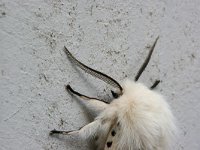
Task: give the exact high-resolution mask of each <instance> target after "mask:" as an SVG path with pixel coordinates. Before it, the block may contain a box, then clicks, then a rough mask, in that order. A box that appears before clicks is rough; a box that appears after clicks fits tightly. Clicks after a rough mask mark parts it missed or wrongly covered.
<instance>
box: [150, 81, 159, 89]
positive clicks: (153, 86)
mask: <svg viewBox="0 0 200 150" xmlns="http://www.w3.org/2000/svg"><path fill="white" fill-rule="evenodd" d="M159 83H160V80H156V81H155V82H154V84H153V85H152V86H151V89H154V88H156V87H157V85H158V84H159Z"/></svg>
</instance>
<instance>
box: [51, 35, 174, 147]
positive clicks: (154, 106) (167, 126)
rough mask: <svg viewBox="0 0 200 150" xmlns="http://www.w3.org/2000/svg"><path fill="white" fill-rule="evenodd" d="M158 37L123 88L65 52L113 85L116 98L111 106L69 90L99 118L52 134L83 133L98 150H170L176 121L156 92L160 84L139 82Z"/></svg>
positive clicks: (83, 68) (86, 68)
mask: <svg viewBox="0 0 200 150" xmlns="http://www.w3.org/2000/svg"><path fill="white" fill-rule="evenodd" d="M157 40H158V38H157V39H156V40H155V42H154V44H153V46H152V47H151V49H150V51H149V54H148V56H147V58H146V60H145V61H144V63H143V65H142V66H141V68H140V70H139V71H138V73H137V75H136V77H135V81H131V80H125V81H124V82H123V83H122V84H121V85H120V84H119V83H118V82H117V81H116V80H114V79H113V78H111V77H110V76H108V75H106V74H104V73H102V72H99V71H97V70H94V69H92V68H90V67H88V66H86V65H84V64H83V63H81V62H80V61H78V60H77V59H76V58H75V57H74V56H73V55H72V54H71V53H70V52H69V51H68V49H67V48H66V47H64V49H65V53H66V54H67V56H68V57H69V59H70V60H71V61H72V63H74V64H76V65H77V66H78V67H79V68H81V69H82V70H84V71H85V72H86V73H88V74H90V75H92V76H94V77H97V78H99V79H101V80H102V81H104V82H106V83H108V84H110V85H111V86H113V88H114V89H115V90H111V92H112V95H113V97H114V99H113V101H111V102H110V103H108V102H105V101H104V100H101V99H97V98H92V97H89V96H86V95H83V94H80V93H79V92H77V91H75V90H73V89H72V88H71V86H70V85H67V86H66V89H67V90H68V91H69V92H71V93H72V94H74V95H76V96H77V97H79V98H80V99H83V100H84V101H85V103H86V106H87V107H88V108H90V109H92V110H94V111H95V112H96V113H97V114H98V115H97V117H96V118H95V119H94V121H93V122H91V123H89V124H87V125H86V126H84V127H82V128H81V129H79V130H74V131H58V130H52V131H51V132H50V135H54V134H66V135H73V134H79V135H80V136H81V137H83V138H85V139H88V138H91V137H93V138H94V140H95V143H96V145H97V150H168V149H169V147H170V144H171V141H172V139H173V138H174V136H175V133H176V126H175V119H174V116H173V114H172V112H171V109H170V107H169V105H168V103H167V102H166V100H165V99H164V98H163V97H162V96H161V95H160V94H158V93H157V92H155V91H153V89H154V88H155V87H156V86H157V85H158V84H159V82H160V81H159V80H156V81H155V83H154V84H153V85H152V86H151V87H146V86H145V85H143V84H141V83H138V82H137V80H138V79H139V77H140V75H141V74H142V72H143V71H144V70H145V68H146V66H147V64H148V62H149V60H150V58H151V55H152V52H153V50H154V48H155V45H156V43H157Z"/></svg>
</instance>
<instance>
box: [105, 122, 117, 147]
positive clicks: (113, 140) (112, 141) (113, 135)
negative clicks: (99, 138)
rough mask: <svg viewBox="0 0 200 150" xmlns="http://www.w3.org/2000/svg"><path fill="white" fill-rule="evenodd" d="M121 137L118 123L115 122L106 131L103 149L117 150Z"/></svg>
mask: <svg viewBox="0 0 200 150" xmlns="http://www.w3.org/2000/svg"><path fill="white" fill-rule="evenodd" d="M120 138H121V130H120V123H115V124H114V125H113V126H112V128H111V130H110V131H109V133H108V136H107V139H106V142H105V146H104V150H118V149H119V146H118V144H119V141H120Z"/></svg>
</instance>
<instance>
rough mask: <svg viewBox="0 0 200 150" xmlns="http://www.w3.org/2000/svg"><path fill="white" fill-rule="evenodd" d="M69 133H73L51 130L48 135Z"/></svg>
mask: <svg viewBox="0 0 200 150" xmlns="http://www.w3.org/2000/svg"><path fill="white" fill-rule="evenodd" d="M70 132H73V131H58V130H55V129H54V130H52V131H50V133H49V135H54V134H68V133H70Z"/></svg>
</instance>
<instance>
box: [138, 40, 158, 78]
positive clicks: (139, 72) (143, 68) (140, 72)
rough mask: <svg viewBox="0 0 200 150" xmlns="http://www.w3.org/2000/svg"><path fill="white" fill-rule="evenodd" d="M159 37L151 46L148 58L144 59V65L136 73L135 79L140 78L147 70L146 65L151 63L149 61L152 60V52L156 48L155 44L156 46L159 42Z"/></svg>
mask: <svg viewBox="0 0 200 150" xmlns="http://www.w3.org/2000/svg"><path fill="white" fill-rule="evenodd" d="M158 38H159V37H157V38H156V41H155V42H154V44H153V46H152V47H151V49H150V51H149V54H148V56H147V58H146V59H145V61H144V63H143V64H142V66H141V67H140V69H139V71H138V73H137V75H136V77H135V81H137V80H138V79H139V78H140V76H141V74H142V72H143V71H144V70H145V68H146V66H147V65H148V63H149V61H150V59H151V55H152V53H153V50H154V48H155V46H156V43H157V41H158Z"/></svg>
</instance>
